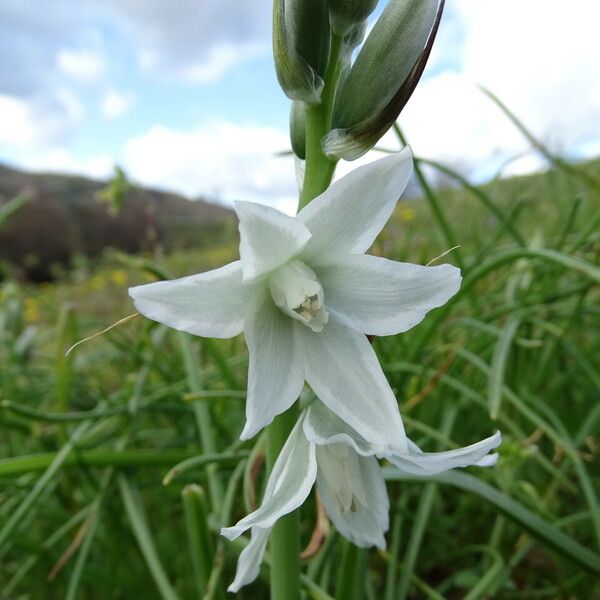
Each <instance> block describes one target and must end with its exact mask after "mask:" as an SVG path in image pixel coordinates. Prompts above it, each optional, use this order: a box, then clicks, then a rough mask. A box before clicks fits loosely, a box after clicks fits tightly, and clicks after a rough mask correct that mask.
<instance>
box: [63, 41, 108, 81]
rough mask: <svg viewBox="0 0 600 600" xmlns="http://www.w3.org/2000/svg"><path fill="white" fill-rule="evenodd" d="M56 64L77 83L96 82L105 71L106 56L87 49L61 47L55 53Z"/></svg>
mask: <svg viewBox="0 0 600 600" xmlns="http://www.w3.org/2000/svg"><path fill="white" fill-rule="evenodd" d="M56 65H57V67H58V69H59V71H60V72H62V73H64V74H65V75H67V76H68V77H69V78H71V79H73V80H74V81H76V82H77V83H84V84H87V83H97V82H98V81H100V80H101V79H102V78H103V77H104V76H105V75H106V71H107V68H108V66H107V64H106V58H105V57H104V56H103V55H102V54H100V53H99V52H97V51H94V50H89V49H80V50H74V49H71V48H61V49H60V50H59V51H58V53H57V55H56Z"/></svg>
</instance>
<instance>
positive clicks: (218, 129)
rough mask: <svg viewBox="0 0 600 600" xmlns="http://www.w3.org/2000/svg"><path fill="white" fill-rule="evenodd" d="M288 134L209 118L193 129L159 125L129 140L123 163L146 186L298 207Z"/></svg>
mask: <svg viewBox="0 0 600 600" xmlns="http://www.w3.org/2000/svg"><path fill="white" fill-rule="evenodd" d="M288 147H289V141H288V136H287V133H286V132H283V131H280V130H278V129H275V128H272V127H263V126H258V125H236V124H233V123H229V122H226V121H216V120H214V121H208V122H205V123H203V124H201V125H199V126H198V127H196V128H194V129H191V130H178V129H172V128H169V127H165V126H163V125H156V126H154V127H151V128H150V129H149V130H148V131H147V132H146V133H144V134H143V135H141V136H138V137H136V138H133V139H131V140H129V141H128V142H127V144H126V146H125V152H124V160H123V163H122V164H123V166H124V168H125V170H126V171H127V173H128V174H129V175H130V176H131V177H132V178H133V179H135V180H137V181H139V182H140V183H142V184H145V185H150V186H157V187H160V188H164V189H171V190H176V191H180V192H184V193H185V194H187V195H188V196H192V197H195V196H201V195H202V196H206V197H209V198H215V199H220V200H224V201H228V202H230V201H233V200H252V201H256V202H264V203H266V204H271V205H277V206H278V207H279V208H281V209H283V210H287V211H292V210H294V209H295V203H296V200H297V188H296V183H295V179H294V166H293V160H292V158H291V157H281V156H278V155H277V154H278V153H280V152H281V151H284V150H286V149H287V148H288Z"/></svg>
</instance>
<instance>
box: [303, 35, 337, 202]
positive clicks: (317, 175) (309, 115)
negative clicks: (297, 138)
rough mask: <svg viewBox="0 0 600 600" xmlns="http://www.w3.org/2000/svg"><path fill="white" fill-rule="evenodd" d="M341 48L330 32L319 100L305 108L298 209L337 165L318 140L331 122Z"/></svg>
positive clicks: (322, 188)
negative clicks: (302, 160)
mask: <svg viewBox="0 0 600 600" xmlns="http://www.w3.org/2000/svg"><path fill="white" fill-rule="evenodd" d="M341 49H342V39H341V38H340V37H338V36H336V35H333V36H332V39H331V54H330V56H329V63H328V65H327V72H326V74H325V86H324V88H323V95H322V102H321V104H317V105H314V106H307V107H306V171H305V173H304V184H303V186H302V192H301V194H300V202H299V206H298V210H300V209H302V208H304V207H305V206H306V205H307V204H308V203H309V202H310V201H311V200H314V199H315V198H316V197H317V196H318V195H319V194H322V193H323V192H324V191H325V190H326V189H327V188H328V187H329V184H330V183H331V179H332V178H333V172H334V171H335V166H336V164H337V161H335V160H330V159H329V158H327V156H325V154H323V150H322V148H321V139H322V138H323V136H324V135H325V134H326V133H327V132H328V131H329V128H330V125H331V111H332V109H333V101H334V99H335V91H336V88H337V83H338V80H339V77H340V74H341V72H342V64H341V61H340V52H341Z"/></svg>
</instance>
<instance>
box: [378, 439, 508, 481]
mask: <svg viewBox="0 0 600 600" xmlns="http://www.w3.org/2000/svg"><path fill="white" fill-rule="evenodd" d="M501 442H502V436H501V435H500V432H499V431H496V433H495V434H494V435H492V436H490V437H489V438H486V439H485V440H481V441H480V442H477V443H475V444H471V445H470V446H465V447H464V448H458V449H457V450H448V451H446V452H423V451H422V450H420V449H419V447H418V446H417V445H416V444H415V443H413V442H412V441H410V440H408V447H409V454H401V455H399V454H396V455H393V456H388V457H386V458H387V459H388V460H389V461H390V462H392V463H393V464H394V466H396V467H397V468H398V469H400V471H403V472H405V473H410V474H411V475H422V476H424V477H425V476H429V475H435V474H436V473H441V472H442V471H448V470H449V469H455V468H457V467H469V466H471V465H475V466H479V467H490V466H492V465H494V464H496V460H497V458H498V455H497V454H488V453H489V452H490V451H491V450H493V449H494V448H496V447H497V446H499V445H500V443H501Z"/></svg>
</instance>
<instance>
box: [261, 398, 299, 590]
mask: <svg viewBox="0 0 600 600" xmlns="http://www.w3.org/2000/svg"><path fill="white" fill-rule="evenodd" d="M297 419H298V404H297V403H296V404H293V405H292V407H291V408H289V409H288V410H287V411H286V412H284V413H283V414H281V415H279V416H278V417H275V420H274V421H273V422H272V423H271V425H269V427H268V429H267V464H268V467H269V471H272V470H273V465H274V464H275V461H276V460H277V457H278V456H279V453H280V452H281V449H282V448H283V445H284V444H285V442H286V440H287V438H288V436H289V434H290V432H291V431H292V429H293V427H294V425H295V424H296V421H297ZM270 552H271V599H272V600H299V598H300V509H297V510H294V511H292V512H291V513H289V514H288V515H285V516H284V517H283V518H281V519H279V520H278V521H277V523H276V525H275V526H274V527H273V530H272V532H271V550H270Z"/></svg>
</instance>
